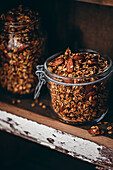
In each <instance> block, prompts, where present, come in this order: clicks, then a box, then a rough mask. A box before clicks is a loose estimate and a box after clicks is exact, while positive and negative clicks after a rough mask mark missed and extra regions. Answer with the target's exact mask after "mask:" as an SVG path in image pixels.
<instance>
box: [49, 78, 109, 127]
mask: <svg viewBox="0 0 113 170" xmlns="http://www.w3.org/2000/svg"><path fill="white" fill-rule="evenodd" d="M47 84H48V88H49V91H50V96H51V107H52V109H53V110H54V112H55V113H56V114H57V115H58V117H59V119H60V120H62V121H64V122H66V123H70V124H77V123H86V122H93V121H94V122H98V121H99V120H101V119H102V118H103V117H104V116H105V114H106V113H107V111H108V103H109V90H110V89H109V87H110V78H108V79H107V80H104V81H101V82H98V83H93V84H91V85H85V86H77V85H76V86H68V85H61V84H57V83H54V82H52V81H50V80H47Z"/></svg>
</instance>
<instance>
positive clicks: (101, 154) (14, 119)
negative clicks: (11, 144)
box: [0, 111, 113, 166]
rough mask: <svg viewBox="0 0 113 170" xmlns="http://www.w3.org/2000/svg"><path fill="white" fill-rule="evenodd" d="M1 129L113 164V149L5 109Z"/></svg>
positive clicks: (101, 162)
mask: <svg viewBox="0 0 113 170" xmlns="http://www.w3.org/2000/svg"><path fill="white" fill-rule="evenodd" d="M0 129H1V130H5V131H6V132H9V133H12V134H15V135H18V136H21V137H24V138H27V139H29V140H32V141H34V142H37V143H39V144H41V145H44V146H47V147H50V148H51V149H55V150H58V151H61V152H63V153H66V154H68V155H71V156H73V157H76V158H79V159H82V160H84V161H88V162H90V163H96V164H101V165H107V166H113V149H110V148H107V147H105V146H102V145H98V144H96V143H94V142H91V141H89V140H86V139H82V138H79V137H77V136H73V135H70V134H68V133H65V132H62V131H60V130H56V129H54V128H51V127H48V126H46V125H43V124H39V123H37V122H35V121H31V120H28V119H26V118H22V117H19V116H16V115H13V114H11V113H7V112H5V111H0Z"/></svg>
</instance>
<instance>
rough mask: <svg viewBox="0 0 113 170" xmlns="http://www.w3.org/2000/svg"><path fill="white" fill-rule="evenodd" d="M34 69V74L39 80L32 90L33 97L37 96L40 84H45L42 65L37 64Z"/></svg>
mask: <svg viewBox="0 0 113 170" xmlns="http://www.w3.org/2000/svg"><path fill="white" fill-rule="evenodd" d="M36 69H37V71H36V72H35V74H36V75H37V76H38V80H39V82H38V84H37V86H36V89H35V92H34V99H36V98H38V97H39V95H40V91H41V89H42V86H43V85H44V84H46V80H45V75H44V65H37V66H36Z"/></svg>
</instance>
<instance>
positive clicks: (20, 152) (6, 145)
mask: <svg viewBox="0 0 113 170" xmlns="http://www.w3.org/2000/svg"><path fill="white" fill-rule="evenodd" d="M94 169H95V165H92V164H89V163H87V162H83V161H81V160H78V159H75V158H72V157H71V156H68V155H65V154H63V153H60V152H57V151H54V150H51V149H49V148H47V147H44V146H41V145H38V144H36V143H33V142H30V141H28V140H25V139H22V138H20V137H17V136H14V135H11V134H8V133H5V132H1V131H0V170H94Z"/></svg>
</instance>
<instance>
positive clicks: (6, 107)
mask: <svg viewBox="0 0 113 170" xmlns="http://www.w3.org/2000/svg"><path fill="white" fill-rule="evenodd" d="M0 110H3V111H6V112H8V113H12V114H14V115H17V116H19V117H23V118H26V119H28V120H32V121H35V122H37V123H39V124H43V125H46V126H48V127H52V128H54V129H57V130H60V131H62V132H65V133H68V134H71V135H73V136H77V137H80V138H83V139H86V140H90V141H92V142H95V143H97V144H99V145H102V146H105V147H108V148H111V149H113V139H111V138H108V137H105V136H95V137H92V136H91V135H90V134H89V133H88V131H87V130H85V129H82V128H80V127H77V126H71V125H68V124H65V123H62V122H60V121H57V120H54V119H51V118H48V117H45V116H42V115H39V114H36V113H33V112H30V111H28V110H25V109H21V108H19V107H16V106H13V105H10V104H7V103H4V102H1V101H0Z"/></svg>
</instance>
